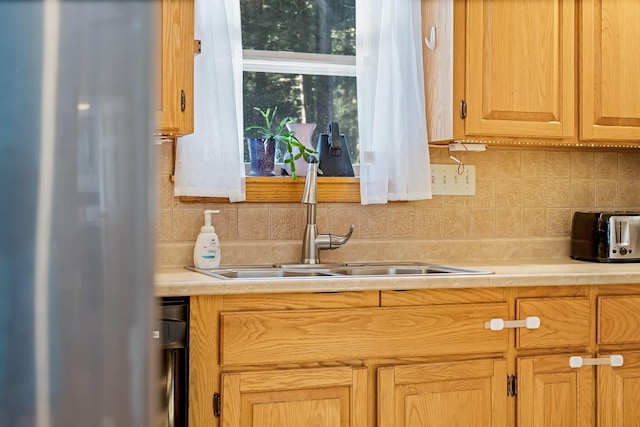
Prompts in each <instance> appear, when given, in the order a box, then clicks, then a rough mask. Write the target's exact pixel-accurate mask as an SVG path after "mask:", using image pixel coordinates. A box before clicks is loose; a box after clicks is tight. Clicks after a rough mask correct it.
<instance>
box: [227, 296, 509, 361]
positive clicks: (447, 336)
mask: <svg viewBox="0 0 640 427" xmlns="http://www.w3.org/2000/svg"><path fill="white" fill-rule="evenodd" d="M507 314H508V306H507V304H506V303H495V304H457V305H443V306H428V307H424V306H419V307H401V308H397V307H375V308H357V309H337V310H286V311H262V312H255V311H254V312H241V313H222V314H221V360H222V365H227V366H228V365H265V364H267V365H269V364H284V363H305V362H325V361H348V360H356V359H367V358H369V359H373V358H397V357H417V356H434V355H453V354H469V353H492V352H505V351H507V346H508V332H507V331H490V330H486V329H484V323H485V322H486V321H488V320H490V319H492V318H495V317H501V318H506V316H507Z"/></svg>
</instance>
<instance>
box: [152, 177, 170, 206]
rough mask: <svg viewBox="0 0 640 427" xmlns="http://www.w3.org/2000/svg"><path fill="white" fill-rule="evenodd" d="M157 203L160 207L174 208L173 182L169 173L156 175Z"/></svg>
mask: <svg viewBox="0 0 640 427" xmlns="http://www.w3.org/2000/svg"><path fill="white" fill-rule="evenodd" d="M156 189H157V190H156V191H157V192H156V204H157V206H158V209H171V208H173V182H171V181H170V180H169V175H156Z"/></svg>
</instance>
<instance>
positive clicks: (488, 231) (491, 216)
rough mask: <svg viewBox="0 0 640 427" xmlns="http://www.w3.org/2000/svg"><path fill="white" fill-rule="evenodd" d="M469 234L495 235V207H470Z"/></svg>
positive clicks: (480, 235)
mask: <svg viewBox="0 0 640 427" xmlns="http://www.w3.org/2000/svg"><path fill="white" fill-rule="evenodd" d="M469 235H471V236H479V237H490V236H495V235H496V211H495V209H472V210H471V212H470V215H469Z"/></svg>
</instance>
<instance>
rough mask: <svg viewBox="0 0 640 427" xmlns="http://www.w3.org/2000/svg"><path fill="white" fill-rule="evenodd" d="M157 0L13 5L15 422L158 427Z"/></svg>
mask: <svg viewBox="0 0 640 427" xmlns="http://www.w3.org/2000/svg"><path fill="white" fill-rule="evenodd" d="M154 3H155V1H134V0H127V1H100V0H94V1H80V0H44V1H42V0H40V1H39V0H28V1H20V0H5V1H2V2H0V130H1V132H0V425H2V426H7V427H23V426H37V427H49V426H60V427H74V426H82V427H122V426H126V427H143V426H149V425H153V419H152V418H153V417H152V411H153V404H152V399H151V398H150V396H152V395H153V393H152V390H151V389H152V385H153V381H154V380H153V378H154V369H155V365H154V357H153V353H154V350H153V348H152V337H151V332H150V331H151V330H152V329H153V327H152V323H153V318H154V314H153V310H154V304H153V283H152V274H153V230H154V224H155V220H154V215H153V212H154V188H155V186H154V185H153V172H154V158H153V149H152V148H153V147H152V142H153V140H152V120H153V111H154V105H153V95H154V94H153V91H154V88H155V85H154V82H155V79H154V73H155V72H156V71H157V69H156V67H154V65H153V64H154V59H155V55H154V51H155V38H156V33H155V29H154V25H155V15H154V9H155V6H154Z"/></svg>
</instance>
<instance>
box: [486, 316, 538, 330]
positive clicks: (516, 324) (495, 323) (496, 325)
mask: <svg viewBox="0 0 640 427" xmlns="http://www.w3.org/2000/svg"><path fill="white" fill-rule="evenodd" d="M539 327H540V318H539V317H538V316H529V317H527V318H525V319H524V320H503V319H491V320H490V321H488V322H485V324H484V328H485V329H491V330H492V331H501V330H503V329H504V328H527V329H538V328H539Z"/></svg>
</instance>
